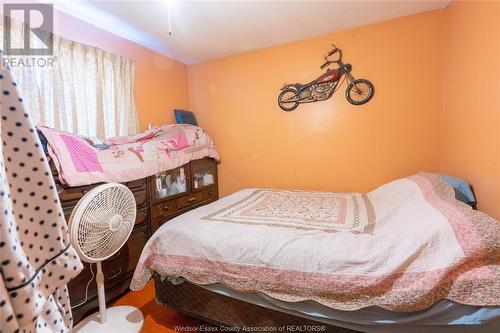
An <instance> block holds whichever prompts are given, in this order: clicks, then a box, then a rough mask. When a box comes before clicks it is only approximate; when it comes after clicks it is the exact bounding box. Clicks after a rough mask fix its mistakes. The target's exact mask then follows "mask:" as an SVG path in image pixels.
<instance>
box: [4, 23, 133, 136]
mask: <svg viewBox="0 0 500 333" xmlns="http://www.w3.org/2000/svg"><path fill="white" fill-rule="evenodd" d="M12 27H13V29H12V34H13V35H15V36H16V38H19V39H20V38H21V37H22V36H23V29H24V28H25V26H24V25H23V24H19V23H15V22H14V23H13V24H12ZM0 29H1V28H0ZM2 35H3V34H2ZM17 36H18V37H17ZM31 39H32V43H34V45H36V44H37V42H39V41H38V40H37V39H36V37H35V36H32V38H31ZM53 39H54V55H53V56H54V57H55V59H54V62H53V65H52V66H42V67H40V66H11V68H12V72H13V75H14V78H15V80H16V81H17V83H18V85H19V90H20V94H21V96H23V99H24V101H25V106H26V110H28V112H29V113H30V115H31V116H32V120H33V121H34V122H35V124H40V125H45V126H49V127H54V128H57V129H61V130H66V131H70V132H73V133H77V134H81V135H86V136H96V137H110V136H116V135H130V134H135V133H137V131H138V128H139V126H138V123H139V122H138V117H137V111H136V107H135V100H134V79H135V63H134V62H133V61H131V60H130V59H128V58H126V57H124V56H120V55H116V54H112V53H109V52H106V51H104V50H102V49H100V48H96V47H92V46H88V45H84V44H81V43H78V42H74V41H71V40H68V39H65V38H62V37H59V36H53ZM1 45H3V44H1ZM28 57H33V56H28ZM7 58H8V55H7ZM17 58H18V59H19V57H17ZM21 58H23V57H21Z"/></svg>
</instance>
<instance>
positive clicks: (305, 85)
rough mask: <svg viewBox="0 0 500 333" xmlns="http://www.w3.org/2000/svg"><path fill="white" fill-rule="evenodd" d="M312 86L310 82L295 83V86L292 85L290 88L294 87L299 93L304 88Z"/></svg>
mask: <svg viewBox="0 0 500 333" xmlns="http://www.w3.org/2000/svg"><path fill="white" fill-rule="evenodd" d="M311 84H312V82H309V83H306V84H302V83H294V84H291V85H290V86H292V87H294V88H295V89H297V91H300V90H302V89H304V88H307V87H309V86H310V85H311Z"/></svg>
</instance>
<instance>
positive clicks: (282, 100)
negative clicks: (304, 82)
mask: <svg viewBox="0 0 500 333" xmlns="http://www.w3.org/2000/svg"><path fill="white" fill-rule="evenodd" d="M298 98H299V94H298V93H297V90H295V89H292V88H287V89H285V90H283V91H282V92H281V93H280V95H279V96H278V105H279V107H280V108H281V109H282V110H283V111H286V112H290V111H293V110H295V109H296V108H297V106H299V102H297V101H294V102H287V100H290V99H295V100H297V99H298Z"/></svg>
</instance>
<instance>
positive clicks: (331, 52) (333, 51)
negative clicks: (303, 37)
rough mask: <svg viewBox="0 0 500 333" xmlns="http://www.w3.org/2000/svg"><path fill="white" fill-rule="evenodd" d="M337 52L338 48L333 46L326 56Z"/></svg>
mask: <svg viewBox="0 0 500 333" xmlns="http://www.w3.org/2000/svg"><path fill="white" fill-rule="evenodd" d="M337 52H339V49H337V48H335V49H333V50H331V51H330V52H329V53H328V56H332V55H334V54H335V53H337Z"/></svg>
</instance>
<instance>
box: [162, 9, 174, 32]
mask: <svg viewBox="0 0 500 333" xmlns="http://www.w3.org/2000/svg"><path fill="white" fill-rule="evenodd" d="M163 2H165V4H166V5H167V20H168V35H169V36H172V20H171V19H170V3H171V2H172V1H171V0H163Z"/></svg>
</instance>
